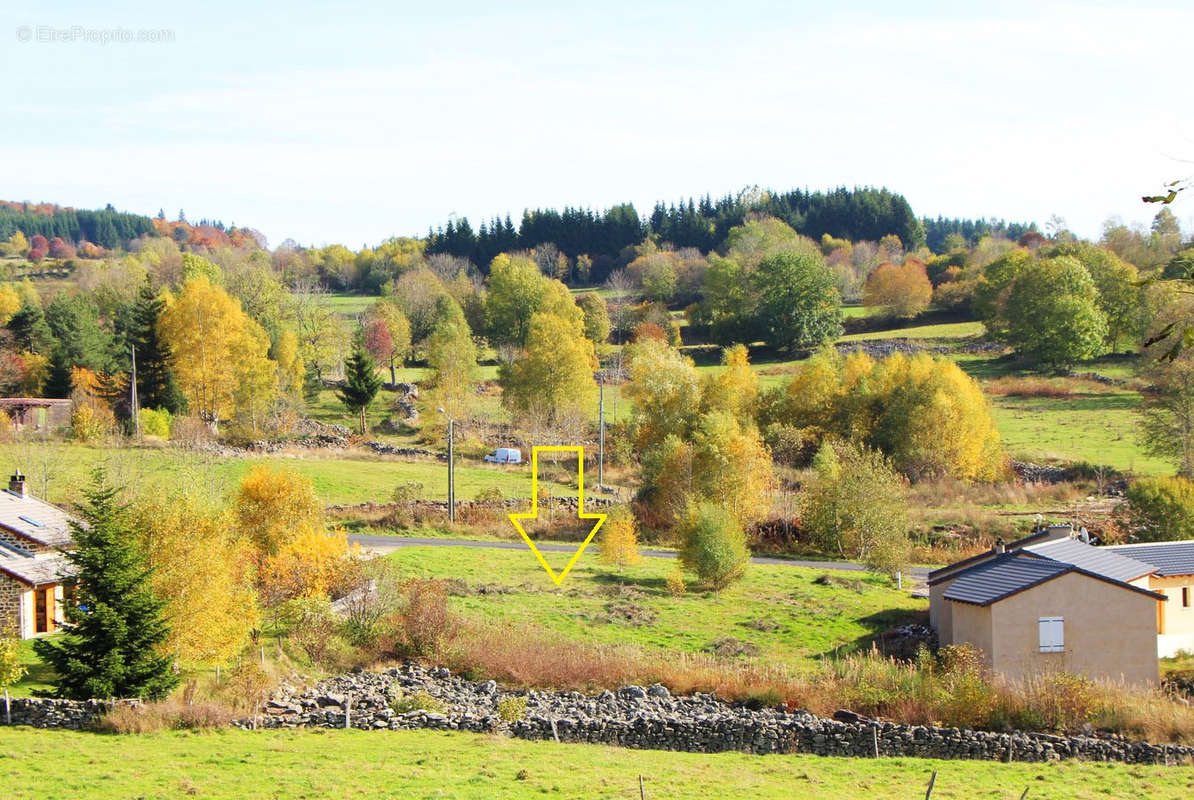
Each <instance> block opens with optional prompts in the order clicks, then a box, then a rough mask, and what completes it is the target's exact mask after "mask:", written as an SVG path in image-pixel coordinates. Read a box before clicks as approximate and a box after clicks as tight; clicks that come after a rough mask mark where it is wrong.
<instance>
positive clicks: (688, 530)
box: [679, 502, 750, 591]
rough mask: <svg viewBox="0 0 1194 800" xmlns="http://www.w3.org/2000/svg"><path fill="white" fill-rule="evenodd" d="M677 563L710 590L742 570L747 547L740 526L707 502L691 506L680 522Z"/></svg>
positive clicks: (746, 561) (747, 559)
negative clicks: (691, 572) (690, 571)
mask: <svg viewBox="0 0 1194 800" xmlns="http://www.w3.org/2000/svg"><path fill="white" fill-rule="evenodd" d="M679 535H680V543H681V544H680V562H681V563H682V564H683V565H684V566H685V567H686V568H688V569H690V570H692V571H693V572H695V573H696V575H697V577H698V578H700V580H701V581H702V582H704V583H705V584H707V585H708V586H709V588H711V589H713V590H714V591H720V590H721V589H724V588H725V587H727V586H729V585H730V584H731V583H733V582H734V581H736V580H738V579H739V578H741V577H742V576H743V575H744V574H745V573H746V568H747V566H748V565H749V564H750V550H749V549H748V548H747V546H746V533H745V532H744V531H743V530H742V525H741V524H740V523H739V522H738V520H737V519H735V518H734V516H733V515H732V514H731V513H729V512H728V511H727V510H726V509H724V508H722V507H721V506H719V505H716V504H714V503H710V502H703V503H698V504H696V505H694V506H693V507H692V508H691V509H690V511H689V512H688V514H687V515H686V517H685V518H684V521H683V522H682V523H681V525H680V530H679Z"/></svg>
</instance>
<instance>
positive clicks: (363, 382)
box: [336, 345, 381, 434]
mask: <svg viewBox="0 0 1194 800" xmlns="http://www.w3.org/2000/svg"><path fill="white" fill-rule="evenodd" d="M344 367H345V377H344V383H343V384H341V386H340V388H339V389H337V390H336V396H337V397H339V398H340V402H342V403H343V404H344V406H345V407H346V408H347V409H348V410H349V411H352V412H354V413H359V414H360V415H361V433H362V434H364V433H365V411H366V410H367V409H368V408H369V404H370V403H372V402H373V398H374V397H376V396H377V392H378V390H379V389H381V378H380V377H379V376H378V374H377V365H376V364H374V363H373V359H372V358H370V357H369V353H368V352H366V351H365V348H364V347H361V346H359V345H358V346H357V348H356V349H354V350H353V352H352V355H351V356H349V357H348V362H347V363H346V364H345V365H344Z"/></svg>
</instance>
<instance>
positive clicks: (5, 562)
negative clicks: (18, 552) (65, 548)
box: [0, 554, 74, 586]
mask: <svg viewBox="0 0 1194 800" xmlns="http://www.w3.org/2000/svg"><path fill="white" fill-rule="evenodd" d="M0 572H4V573H7V574H9V575H11V576H13V577H14V578H18V579H20V580H22V581H24V582H25V583H28V584H31V585H33V586H43V585H45V584H47V583H58V582H59V581H61V580H62V579H63V578H64V577H67V576H68V575H71V574H73V573H74V565H73V564H71V563H70V562H69V561H67V560H66V559H65V558H64V557H63V556H61V555H58V554H55V555H50V556H37V557H35V558H21V557H19V556H18V557H17V558H4V559H0Z"/></svg>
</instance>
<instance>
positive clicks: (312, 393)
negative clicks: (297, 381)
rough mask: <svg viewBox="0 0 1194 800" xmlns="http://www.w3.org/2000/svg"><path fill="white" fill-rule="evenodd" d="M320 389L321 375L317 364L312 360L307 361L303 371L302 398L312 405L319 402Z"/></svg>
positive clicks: (321, 385) (321, 388) (321, 387)
mask: <svg viewBox="0 0 1194 800" xmlns="http://www.w3.org/2000/svg"><path fill="white" fill-rule="evenodd" d="M322 391H323V377H322V376H321V375H320V374H319V366H318V365H317V364H316V363H315V362H314V361H311V362H308V364H307V367H306V371H305V372H304V373H303V399H304V400H306V401H307V403H308V404H309V405H314V404H315V403H318V402H319V393H320V392H322Z"/></svg>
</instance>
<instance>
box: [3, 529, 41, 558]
mask: <svg viewBox="0 0 1194 800" xmlns="http://www.w3.org/2000/svg"><path fill="white" fill-rule="evenodd" d="M0 542H4V543H6V544H11V545H12V546H13V547H19V548H21V549H22V550H25V551H26V552H29V553H34V554H37V553H48V552H50V550H52V549H53V548H50V547H46V546H45V545H44V544H40V543H38V542H35V541H33V540H32V539H26V538H25V537H24V536H18V535H17V534H15V533H13V532H12V531H10V530H8V529H7V528H0Z"/></svg>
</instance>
